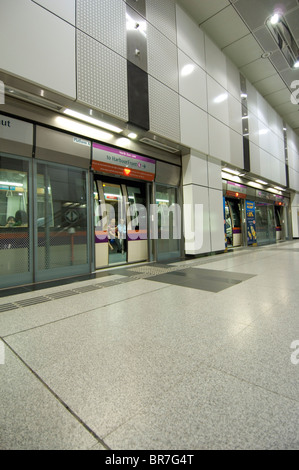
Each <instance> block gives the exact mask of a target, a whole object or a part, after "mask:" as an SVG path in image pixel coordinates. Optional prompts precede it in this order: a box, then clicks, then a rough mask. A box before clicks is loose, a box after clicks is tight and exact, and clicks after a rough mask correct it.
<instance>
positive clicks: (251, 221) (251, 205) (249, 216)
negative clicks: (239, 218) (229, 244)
mask: <svg viewBox="0 0 299 470" xmlns="http://www.w3.org/2000/svg"><path fill="white" fill-rule="evenodd" d="M245 208H246V221H247V245H248V246H250V245H251V246H256V245H257V241H256V222H255V202H252V201H246V204H245Z"/></svg>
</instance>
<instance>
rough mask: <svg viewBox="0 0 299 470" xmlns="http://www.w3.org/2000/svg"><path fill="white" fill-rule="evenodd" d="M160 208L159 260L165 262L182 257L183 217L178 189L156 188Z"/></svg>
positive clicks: (157, 202)
mask: <svg viewBox="0 0 299 470" xmlns="http://www.w3.org/2000/svg"><path fill="white" fill-rule="evenodd" d="M156 204H157V206H158V240H157V250H158V253H157V258H158V260H161V261H162V260H165V259H171V258H179V257H180V239H181V217H180V210H179V206H178V196H177V189H176V188H172V187H167V186H162V185H157V186H156Z"/></svg>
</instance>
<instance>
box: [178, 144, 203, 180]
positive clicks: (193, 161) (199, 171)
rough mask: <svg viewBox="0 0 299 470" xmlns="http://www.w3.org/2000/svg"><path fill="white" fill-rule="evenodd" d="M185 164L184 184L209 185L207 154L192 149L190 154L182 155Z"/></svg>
mask: <svg viewBox="0 0 299 470" xmlns="http://www.w3.org/2000/svg"><path fill="white" fill-rule="evenodd" d="M182 164H183V185H187V184H196V185H199V186H208V167H207V157H206V156H205V155H202V154H200V153H199V152H196V151H195V150H191V154H190V155H184V156H183V157H182Z"/></svg>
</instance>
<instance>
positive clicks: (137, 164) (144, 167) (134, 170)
mask: <svg viewBox="0 0 299 470" xmlns="http://www.w3.org/2000/svg"><path fill="white" fill-rule="evenodd" d="M92 150H93V152H92V169H93V170H95V171H99V172H101V173H107V174H110V175H118V176H127V177H130V178H135V179H139V180H144V181H154V179H155V170H156V162H155V160H153V159H151V158H148V157H142V156H141V155H135V154H133V153H130V152H127V151H126V150H120V149H116V148H113V147H106V146H105V145H101V144H96V143H94V144H93V149H92Z"/></svg>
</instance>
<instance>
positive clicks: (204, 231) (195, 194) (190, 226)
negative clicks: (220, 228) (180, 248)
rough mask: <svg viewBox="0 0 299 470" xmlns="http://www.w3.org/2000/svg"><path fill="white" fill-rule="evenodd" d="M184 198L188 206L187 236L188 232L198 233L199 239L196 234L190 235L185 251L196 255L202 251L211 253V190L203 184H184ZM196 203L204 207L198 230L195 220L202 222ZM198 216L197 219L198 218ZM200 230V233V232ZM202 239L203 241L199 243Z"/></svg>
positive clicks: (186, 213)
mask: <svg viewBox="0 0 299 470" xmlns="http://www.w3.org/2000/svg"><path fill="white" fill-rule="evenodd" d="M183 198H184V204H185V207H186V205H187V206H188V207H187V208H185V211H184V233H185V237H186V236H187V235H188V234H190V235H191V234H192V232H193V233H197V239H196V237H195V235H194V237H193V239H192V237H191V236H188V239H185V252H186V254H189V255H196V254H200V253H209V252H210V251H211V240H210V216H209V212H210V208H209V190H208V188H204V187H203V186H196V185H190V186H184V187H183ZM196 204H199V205H202V207H203V219H202V222H203V223H200V224H199V226H197V230H195V221H196V220H198V221H199V222H201V219H200V217H199V216H198V214H199V211H197V213H196V214H195V212H196ZM196 217H197V219H196ZM198 230H200V233H198ZM199 241H202V243H199Z"/></svg>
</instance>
